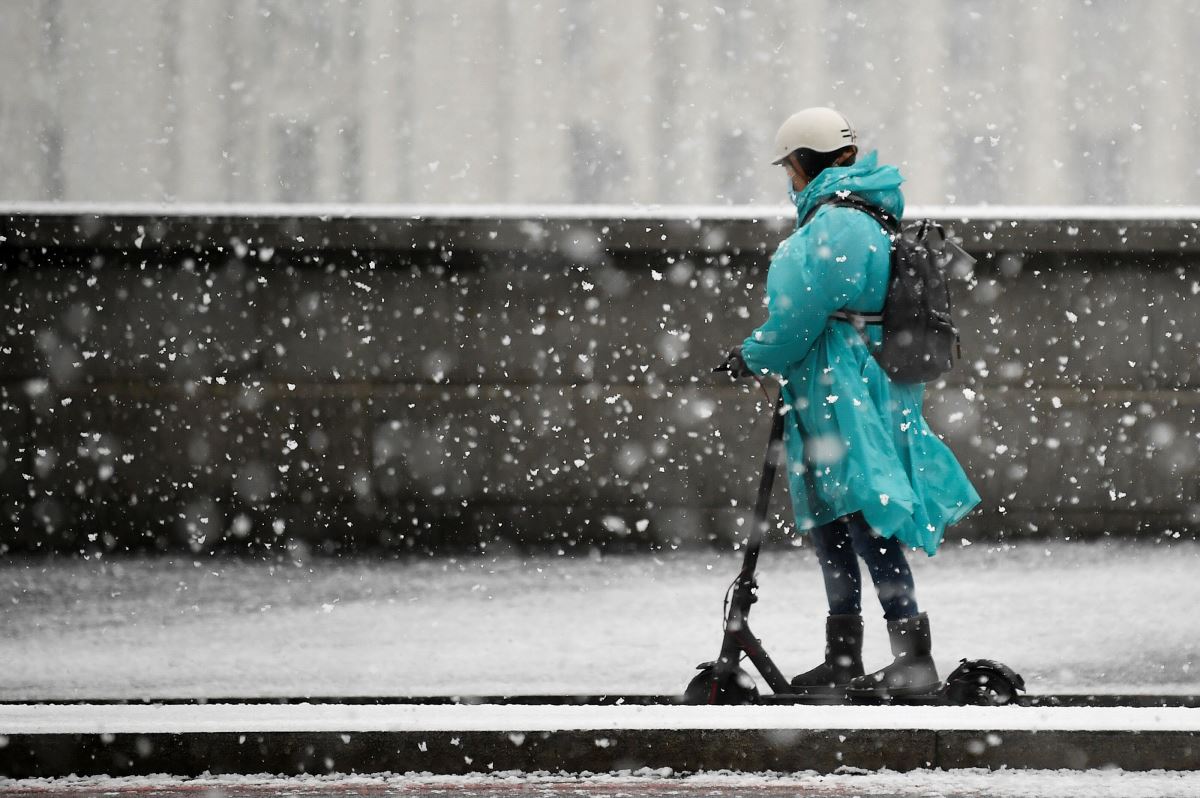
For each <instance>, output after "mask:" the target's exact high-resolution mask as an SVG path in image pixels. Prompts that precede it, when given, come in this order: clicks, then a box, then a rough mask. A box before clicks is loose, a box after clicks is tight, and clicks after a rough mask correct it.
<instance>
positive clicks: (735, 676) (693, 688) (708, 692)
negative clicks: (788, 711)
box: [683, 662, 758, 706]
mask: <svg viewBox="0 0 1200 798" xmlns="http://www.w3.org/2000/svg"><path fill="white" fill-rule="evenodd" d="M698 667H699V669H700V672H699V673H697V674H696V675H695V677H694V678H693V679H692V680H691V681H690V682H688V686H687V689H686V690H684V691H683V703H685V704H716V705H722V706H731V705H737V704H757V703H758V686H757V685H755V684H754V679H752V678H751V677H750V674H748V673H746V671H745V670H743V669H742V668H735V669H734V670H732V671H728V670H725V671H724V672H721V671H718V670H717V666H716V664H715V663H712V662H705V663H704V664H702V665H699V666H698Z"/></svg>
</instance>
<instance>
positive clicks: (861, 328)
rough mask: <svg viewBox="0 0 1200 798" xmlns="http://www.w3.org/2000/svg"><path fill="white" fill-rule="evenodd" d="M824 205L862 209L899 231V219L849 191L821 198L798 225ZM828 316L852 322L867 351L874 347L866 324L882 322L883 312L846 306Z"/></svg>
mask: <svg viewBox="0 0 1200 798" xmlns="http://www.w3.org/2000/svg"><path fill="white" fill-rule="evenodd" d="M826 205H834V206H837V207H841V208H853V209H854V210H856V211H862V212H863V213H865V214H867V215H868V216H870V217H871V218H872V219H874V220H875V221H877V222H879V224H880V226H881V227H883V229H884V230H887V231H888V233H889V234H890V235H893V236H895V235H898V234H899V233H900V220H899V219H897V218H896V217H895V216H893V215H892V214H890V213H888V212H887V211H885V210H884V209H883V208H880V207H879V206H878V205H873V204H872V203H870V202H867V201H866V200H865V199H863V198H862V197H860V196H859V195H858V194H853V193H850V192H835V193H833V194H830V195H829V196H828V197H824V198H823V199H821V200H820V201H819V202H817V204H816V205H814V206H813V207H812V209H811V210H810V211H809V212H808V213H807V214H805V216H804V219H803V221H801V222H800V226H801V227H803V226H804V225H806V224H808V223H809V222H811V221H812V218H813V217H814V216H816V215H817V211H819V210H821V208H823V207H825V206H826ZM829 318H831V319H838V320H839V321H846V322H849V323H850V324H853V325H854V329H856V330H858V334H859V336H860V337H861V338H862V340H863V343H864V344H866V346H867V349H868V351H869V350H871V349H873V348H874V344H873V343H872V341H871V338H870V337H869V336H868V335H867V329H866V328H867V325H868V324H872V325H882V324H883V313H859V312H857V311H854V310H847V309H846V308H842V309H841V310H835V311H834V312H833V313H830V314H829Z"/></svg>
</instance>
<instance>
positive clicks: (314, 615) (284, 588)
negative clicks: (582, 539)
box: [0, 540, 1200, 701]
mask: <svg viewBox="0 0 1200 798" xmlns="http://www.w3.org/2000/svg"><path fill="white" fill-rule="evenodd" d="M740 560H741V557H740V554H739V553H737V552H729V551H725V552H714V551H702V552H686V553H683V552H670V551H664V552H660V553H658V554H655V555H640V556H623V557H600V556H598V555H597V556H594V557H592V558H586V557H581V558H577V559H570V558H566V557H554V556H551V555H540V556H538V557H531V558H522V557H520V556H518V555H516V554H512V553H508V554H501V555H497V556H488V557H473V558H466V559H457V560H456V559H430V560H409V561H376V560H363V559H359V560H350V561H339V560H331V559H320V558H313V559H308V560H305V561H300V562H297V563H287V564H282V565H267V564H263V563H257V562H251V561H245V560H229V559H216V558H201V559H197V560H192V559H183V560H174V561H171V560H168V559H126V560H108V559H104V560H100V561H95V560H93V561H86V562H85V561H79V560H63V559H57V560H54V559H29V560H19V559H11V558H10V559H8V560H7V561H5V562H4V563H3V564H0V624H2V625H3V626H2V628H3V629H4V634H3V635H2V636H0V661H2V662H4V663H5V674H4V678H3V679H2V680H0V699H4V700H10V701H12V700H34V699H50V698H58V699H82V698H93V699H99V698H147V697H155V698H169V697H233V698H250V697H274V696H359V695H368V696H389V695H391V696H404V695H503V694H531V693H545V694H561V693H568V694H574V693H584V694H601V693H609V694H640V693H651V694H675V693H679V692H681V691H682V689H683V686H684V685H685V684H686V683H687V681H688V679H689V678H691V676H692V675H693V673H694V667H695V665H696V664H697V663H699V662H701V661H703V660H708V659H712V658H713V657H714V656H715V655H716V653H717V648H718V646H719V642H720V632H721V599H722V596H723V595H724V591H725V588H726V586H727V585H728V583H729V581H730V580H731V579H732V578H733V576H734V575H735V573H736V572H737V570H738V568H739V566H740ZM912 564H913V566H914V571H915V574H916V580H917V588H918V596H919V599H920V602H921V606H922V609H924V610H926V611H928V612H929V614H930V617H931V620H932V628H933V639H934V653H935V656H936V657H937V659H938V662H939V667H940V668H941V670H942V671H943V673H945V672H948V671H949V670H950V669H951V668H953V666H954V665H955V664H956V663H957V660H958V659H959V658H961V657H991V658H994V659H998V660H1001V661H1003V662H1006V663H1008V664H1009V665H1011V666H1012V667H1014V668H1015V669H1016V670H1017V671H1019V672H1020V673H1022V674H1023V675H1024V676H1025V678H1026V681H1027V683H1028V685H1029V689H1030V692H1032V693H1047V692H1151V693H1200V676H1198V675H1197V673H1196V666H1197V657H1198V652H1200V613H1197V612H1195V608H1196V607H1197V606H1200V580H1198V579H1196V576H1195V575H1196V573H1197V572H1198V567H1197V566H1200V545H1197V544H1195V543H1187V542H1171V543H1168V542H1162V543H1159V544H1153V543H1142V544H1133V543H1128V542H1122V543H1107V542H1095V543H1064V542H1055V543H1040V542H1021V543H1019V544H1016V545H1002V546H996V545H992V546H989V545H985V544H981V543H977V544H975V545H973V546H962V545H960V542H959V541H957V540H951V541H949V542H948V543H947V546H946V550H945V551H944V552H942V553H941V554H939V555H938V556H936V557H934V558H932V559H926V558H925V557H924V556H923V555H914V556H913V557H912ZM759 572H760V577H761V584H762V587H761V590H760V596H761V599H762V600H761V601H759V603H758V604H756V605H755V608H754V612H753V615H752V622H753V625H754V629H755V632H756V633H757V634H758V635H759V636H760V637H762V638H763V639H764V641H765V642H766V644H767V647H768V650H769V651H770V652H771V653H772V655H773V656H774V657H775V659H776V661H777V662H778V663H779V664H780V666H781V667H782V668H783V670H784V671H785V672H795V671H798V670H800V669H802V668H807V667H809V666H811V665H812V664H813V663H814V662H815V660H816V658H818V657H819V656H820V654H821V651H822V647H823V643H822V634H823V623H824V619H823V616H824V612H825V606H824V597H823V592H822V588H821V580H820V576H819V572H818V569H817V565H816V563H815V561H814V560H813V558H812V555H811V552H810V550H809V549H807V548H801V549H795V550H771V551H767V552H765V553H764V555H763V558H762V560H761V561H760V569H759ZM865 607H866V616H867V630H866V650H865V658H866V664H867V666H868V667H877V666H879V665H881V664H883V663H884V662H886V661H887V660H889V659H890V654H889V652H888V644H887V637H886V633H885V630H884V625H883V621H882V619H881V618H880V616H879V610H878V604H877V603H875V601H874V598H873V596H870V595H868V597H867V601H865Z"/></svg>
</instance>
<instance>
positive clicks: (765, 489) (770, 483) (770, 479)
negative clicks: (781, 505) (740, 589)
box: [739, 385, 784, 580]
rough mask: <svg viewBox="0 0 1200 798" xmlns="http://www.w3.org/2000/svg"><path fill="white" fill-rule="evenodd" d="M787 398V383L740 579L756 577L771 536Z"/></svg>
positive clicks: (777, 406)
mask: <svg viewBox="0 0 1200 798" xmlns="http://www.w3.org/2000/svg"><path fill="white" fill-rule="evenodd" d="M783 421H784V400H783V386H782V385H781V386H780V387H779V396H778V398H776V400H775V409H774V412H773V413H772V417H771V436H770V438H769V439H768V441H767V453H766V456H765V458H764V460H763V470H762V480H761V481H760V482H759V483H758V497H757V498H756V499H755V501H754V524H753V526H752V527H751V528H750V537H749V538H748V539H747V541H746V553H745V554H744V555H743V557H742V574H741V576H740V577H739V578H740V579H747V578H749V579H751V580H753V579H754V571H755V569H756V568H757V567H758V552H759V550H760V549H762V544H763V541H764V540H766V537H767V529H768V524H767V509H768V507H770V504H771V489H772V488H773V487H774V486H775V472H776V471H777V470H778V467H779V449H780V444H781V443H782V442H783Z"/></svg>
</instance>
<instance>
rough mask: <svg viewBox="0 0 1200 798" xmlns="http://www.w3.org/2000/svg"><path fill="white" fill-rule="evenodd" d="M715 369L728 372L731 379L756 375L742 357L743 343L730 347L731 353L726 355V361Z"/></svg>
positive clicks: (742, 378) (741, 378)
mask: <svg viewBox="0 0 1200 798" xmlns="http://www.w3.org/2000/svg"><path fill="white" fill-rule="evenodd" d="M713 371H724V372H728V374H729V377H730V379H734V380H744V379H745V378H746V377H753V376H755V374H754V372H753V371H751V369H750V367H749V366H747V365H746V361H745V360H743V359H742V345H741V344H738V345H737V346H735V347H733V348H732V349H730V350H729V354H727V355H726V356H725V361H724V362H723V363H722V364H721V365H719V366H717V367H716V368H715V369H713Z"/></svg>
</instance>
